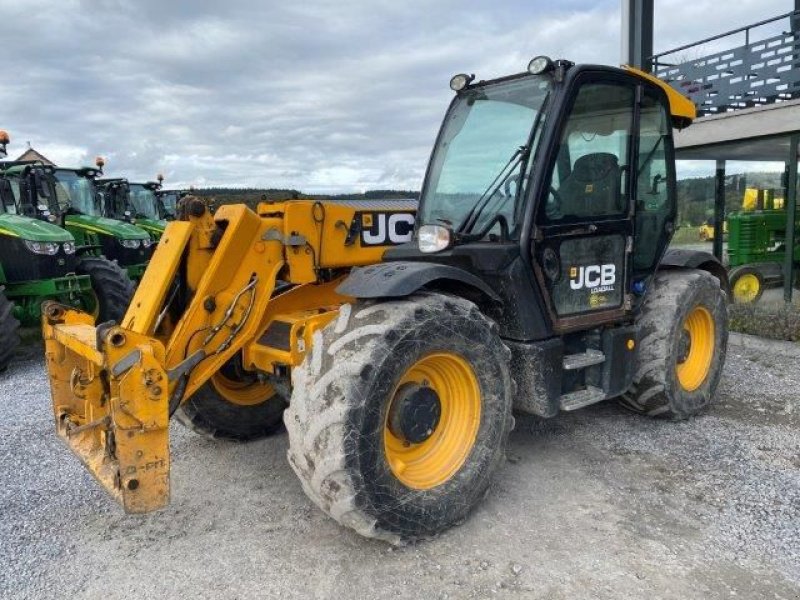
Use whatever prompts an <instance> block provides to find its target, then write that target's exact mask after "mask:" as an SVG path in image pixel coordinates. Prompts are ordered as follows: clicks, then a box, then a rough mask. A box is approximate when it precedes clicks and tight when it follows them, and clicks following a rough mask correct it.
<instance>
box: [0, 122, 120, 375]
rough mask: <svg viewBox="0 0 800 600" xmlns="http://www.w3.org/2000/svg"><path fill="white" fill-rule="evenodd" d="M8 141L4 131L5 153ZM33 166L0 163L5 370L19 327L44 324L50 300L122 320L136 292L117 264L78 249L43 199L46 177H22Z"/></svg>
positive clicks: (0, 325) (0, 334) (0, 326)
mask: <svg viewBox="0 0 800 600" xmlns="http://www.w3.org/2000/svg"><path fill="white" fill-rule="evenodd" d="M8 141H9V139H8V134H6V133H5V132H0V157H4V156H5V155H6V153H5V146H6V144H7V143H8ZM30 167H31V164H30V163H14V162H5V163H0V371H2V370H4V369H5V368H6V367H7V366H8V364H9V362H10V361H11V359H12V357H13V354H14V350H15V349H16V347H17V345H18V344H19V341H20V338H19V327H20V326H21V325H24V326H35V325H37V324H38V323H39V319H40V314H41V305H42V303H43V302H44V301H46V300H56V301H58V302H63V303H66V304H68V305H69V306H73V307H76V308H79V309H81V310H83V311H85V312H88V313H90V314H94V315H95V317H96V318H98V320H99V321H109V320H115V321H119V320H120V319H121V318H122V316H123V315H124V314H125V310H126V309H127V307H128V303H129V302H130V298H131V297H132V295H133V286H132V285H131V282H130V280H128V279H127V277H124V274H122V273H121V271H119V268H118V267H117V266H116V265H114V264H113V263H111V262H110V261H107V260H106V259H104V258H99V257H88V256H83V255H81V254H79V253H78V251H77V250H78V248H77V246H76V243H75V238H74V237H73V235H72V234H71V233H70V232H69V231H67V230H65V229H64V228H62V227H60V226H59V225H58V224H57V223H56V222H57V220H58V216H57V215H55V214H53V213H51V212H50V211H49V209H48V206H47V205H46V204H44V203H41V202H40V200H41V198H42V195H40V193H39V192H41V191H42V190H43V189H45V182H44V179H43V178H42V177H41V175H39V176H38V177H36V176H33V175H32V176H30V178H28V179H24V178H22V177H20V173H21V172H22V171H24V170H25V169H28V170H29V171H30V170H31V169H30ZM37 172H38V171H37ZM46 194H47V191H45V192H44V195H46ZM118 272H119V273H118ZM120 275H122V276H120Z"/></svg>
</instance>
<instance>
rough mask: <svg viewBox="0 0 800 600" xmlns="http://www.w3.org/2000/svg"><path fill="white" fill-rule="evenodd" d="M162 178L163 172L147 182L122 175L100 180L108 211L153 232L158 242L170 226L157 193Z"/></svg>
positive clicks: (152, 236)
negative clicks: (155, 178) (160, 209)
mask: <svg viewBox="0 0 800 600" xmlns="http://www.w3.org/2000/svg"><path fill="white" fill-rule="evenodd" d="M163 180H164V178H163V177H162V176H161V175H159V176H158V181H148V182H145V183H131V182H129V181H128V180H127V179H122V178H116V179H100V180H98V185H99V187H100V189H101V191H102V194H103V197H104V201H105V204H104V209H105V215H106V216H108V217H111V218H113V219H119V220H122V221H127V222H129V223H134V224H136V226H137V227H139V228H141V229H144V230H145V231H146V232H147V233H148V234H149V235H150V239H151V241H152V243H154V244H155V243H158V240H159V239H161V235H162V234H163V233H164V229H165V228H166V227H167V222H166V220H164V219H163V217H162V216H161V212H160V211H159V204H158V198H157V196H156V194H157V192H158V190H159V189H161V182H162V181H163Z"/></svg>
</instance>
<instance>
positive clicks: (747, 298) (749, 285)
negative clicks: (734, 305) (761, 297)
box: [733, 273, 761, 303]
mask: <svg viewBox="0 0 800 600" xmlns="http://www.w3.org/2000/svg"><path fill="white" fill-rule="evenodd" d="M760 289H761V283H760V282H759V281H758V277H757V276H756V275H754V274H752V273H745V274H744V275H742V276H741V277H739V278H738V279H737V280H736V283H734V284H733V299H734V300H735V301H736V302H743V303H745V302H752V301H753V300H755V299H756V297H757V296H758V292H759V290H760Z"/></svg>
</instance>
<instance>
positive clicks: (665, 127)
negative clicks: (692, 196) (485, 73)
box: [385, 57, 694, 340]
mask: <svg viewBox="0 0 800 600" xmlns="http://www.w3.org/2000/svg"><path fill="white" fill-rule="evenodd" d="M451 87H452V88H453V90H454V91H455V92H456V95H455V97H454V98H453V101H452V103H451V104H450V107H449V109H448V111H447V114H446V116H445V119H444V122H443V125H442V127H441V130H440V132H439V135H438V138H437V141H436V145H435V146H434V149H433V153H432V155H431V159H430V162H429V166H428V170H427V173H426V176H425V181H424V185H423V188H422V194H421V199H420V206H419V212H418V214H417V240H416V244H411V245H407V246H405V247H401V248H398V249H394V250H390V251H388V252H387V254H386V256H385V260H388V261H409V260H412V261H425V262H429V263H438V264H442V263H444V264H447V265H451V266H453V267H458V268H460V269H463V270H464V271H467V272H468V273H470V274H471V275H477V276H478V278H479V279H480V280H481V281H482V282H483V284H485V287H486V288H487V289H488V290H489V291H491V292H493V293H494V294H496V295H497V296H499V300H500V301H499V302H498V303H497V304H498V305H505V306H521V307H529V309H528V310H518V311H502V310H501V309H497V310H496V311H495V313H494V314H493V317H494V318H496V319H497V320H498V322H499V323H500V324H501V332H502V335H503V336H504V337H508V338H511V339H518V340H531V339H544V338H547V337H549V336H551V335H553V333H565V332H569V331H571V330H578V329H582V328H585V327H586V325H587V324H588V323H592V324H596V325H602V324H603V323H613V322H617V321H619V320H620V319H622V318H624V317H626V316H630V315H631V314H632V312H635V310H636V309H637V308H638V306H639V305H640V304H641V301H642V300H643V297H644V295H645V293H646V290H647V288H648V285H649V284H650V282H651V280H652V277H653V275H654V272H655V270H656V267H657V265H658V264H659V261H660V260H661V258H662V257H663V256H664V253H665V252H666V250H667V246H668V244H669V241H670V238H671V236H672V232H673V229H674V223H675V218H676V195H675V172H674V156H673V141H672V127H673V126H683V125H686V124H688V123H689V122H691V119H692V118H693V116H694V106H693V105H692V104H691V102H690V101H688V100H687V99H685V98H683V97H682V96H680V95H678V94H677V93H676V92H672V93H670V92H671V89H669V88H668V86H666V84H663V83H662V82H659V81H658V80H657V79H654V78H652V77H650V76H649V75H646V74H644V73H640V72H638V71H633V70H630V69H617V68H613V67H606V66H595V65H580V66H576V65H573V63H571V62H569V61H564V60H560V61H555V62H554V61H551V60H550V59H547V58H545V57H539V58H537V59H534V60H533V61H531V65H530V67H529V72H526V73H521V74H518V75H512V76H509V77H503V78H501V79H495V80H491V81H478V82H473V79H472V77H471V76H467V75H457V76H456V77H454V78H453V80H452V81H451ZM520 274H523V275H524V276H520ZM464 279H465V280H466V277H465V278H464ZM471 285H474V282H471Z"/></svg>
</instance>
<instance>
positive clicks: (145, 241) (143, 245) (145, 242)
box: [142, 239, 153, 248]
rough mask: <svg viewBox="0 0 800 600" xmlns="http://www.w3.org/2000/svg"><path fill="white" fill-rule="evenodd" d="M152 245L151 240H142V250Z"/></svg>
mask: <svg viewBox="0 0 800 600" xmlns="http://www.w3.org/2000/svg"><path fill="white" fill-rule="evenodd" d="M152 245H153V240H151V239H146V240H142V248H149V247H150V246H152Z"/></svg>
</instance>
